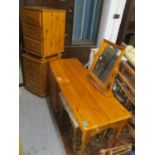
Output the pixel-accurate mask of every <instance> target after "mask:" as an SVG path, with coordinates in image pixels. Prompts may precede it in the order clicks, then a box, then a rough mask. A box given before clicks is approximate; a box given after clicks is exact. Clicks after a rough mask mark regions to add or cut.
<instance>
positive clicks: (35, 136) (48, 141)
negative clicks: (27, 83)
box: [19, 87, 66, 155]
mask: <svg viewBox="0 0 155 155" xmlns="http://www.w3.org/2000/svg"><path fill="white" fill-rule="evenodd" d="M19 89H20V90H19V93H20V94H19V111H20V112H19V129H20V134H21V136H22V139H23V147H24V155H66V154H65V149H64V146H63V143H62V140H61V137H60V133H59V131H58V127H57V124H56V121H55V118H54V116H53V114H51V113H50V112H49V108H48V105H47V103H46V100H45V98H40V97H38V96H36V95H33V94H32V93H30V92H28V91H27V90H26V89H25V88H23V87H21V88H19Z"/></svg>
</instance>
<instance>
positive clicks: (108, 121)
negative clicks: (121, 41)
mask: <svg viewBox="0 0 155 155" xmlns="http://www.w3.org/2000/svg"><path fill="white" fill-rule="evenodd" d="M50 72H51V74H52V77H53V78H54V79H53V81H55V82H56V83H55V84H56V85H58V87H59V90H60V91H61V93H62V94H63V95H64V97H65V99H66V100H67V103H68V106H69V107H70V109H71V110H72V112H73V114H74V116H75V118H76V119H77V122H78V124H79V127H80V130H81V132H82V148H81V155H83V154H84V150H85V147H86V146H87V143H88V142H89V140H90V138H91V137H92V136H94V135H96V134H99V133H100V132H102V131H103V130H104V129H106V128H117V129H118V130H117V131H118V132H117V135H116V138H117V136H119V134H120V133H121V131H122V129H123V127H124V125H125V123H126V121H127V120H128V119H129V118H131V114H130V113H129V112H128V111H127V110H126V109H125V108H124V107H123V106H122V105H121V104H120V103H119V101H118V100H117V99H116V98H115V97H114V96H110V97H106V96H105V95H103V94H102V93H101V92H99V91H98V90H97V89H96V88H95V87H94V86H93V85H92V84H91V83H90V81H89V80H88V77H87V76H88V74H89V72H88V70H87V69H86V68H84V66H83V65H82V64H81V63H80V62H79V61H78V60H77V59H75V58H72V59H60V60H56V61H53V62H50ZM53 84H54V83H53ZM54 88H55V89H54ZM52 90H53V102H52V104H54V105H53V107H57V104H58V103H57V100H56V97H57V93H58V92H57V91H56V87H53V88H52Z"/></svg>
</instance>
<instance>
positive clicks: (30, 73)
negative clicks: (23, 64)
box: [24, 68, 43, 85]
mask: <svg viewBox="0 0 155 155" xmlns="http://www.w3.org/2000/svg"><path fill="white" fill-rule="evenodd" d="M24 75H25V78H28V79H30V80H33V81H35V82H37V83H40V84H41V85H42V84H43V74H39V73H36V72H34V70H30V69H27V68H24Z"/></svg>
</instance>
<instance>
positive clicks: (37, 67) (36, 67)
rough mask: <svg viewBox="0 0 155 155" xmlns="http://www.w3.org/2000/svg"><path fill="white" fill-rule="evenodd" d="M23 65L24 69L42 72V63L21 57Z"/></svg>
mask: <svg viewBox="0 0 155 155" xmlns="http://www.w3.org/2000/svg"><path fill="white" fill-rule="evenodd" d="M23 66H24V70H31V71H33V72H36V73H38V74H42V73H43V65H41V64H39V63H36V62H33V61H31V60H29V59H26V58H23Z"/></svg>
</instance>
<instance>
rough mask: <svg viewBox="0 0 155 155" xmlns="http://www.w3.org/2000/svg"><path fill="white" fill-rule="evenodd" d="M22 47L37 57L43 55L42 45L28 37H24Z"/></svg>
mask: <svg viewBox="0 0 155 155" xmlns="http://www.w3.org/2000/svg"><path fill="white" fill-rule="evenodd" d="M24 47H25V48H26V49H28V50H30V51H32V52H33V53H36V54H37V55H42V54H43V43H42V42H40V41H37V40H34V39H31V38H28V37H24Z"/></svg>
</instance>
